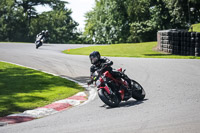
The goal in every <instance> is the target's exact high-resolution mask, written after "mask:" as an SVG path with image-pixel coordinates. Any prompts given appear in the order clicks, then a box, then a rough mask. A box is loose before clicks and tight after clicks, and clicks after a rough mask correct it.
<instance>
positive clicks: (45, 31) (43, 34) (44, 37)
mask: <svg viewBox="0 0 200 133" xmlns="http://www.w3.org/2000/svg"><path fill="white" fill-rule="evenodd" d="M40 35H42V39H43V40H44V42H45V41H46V42H47V41H48V39H49V31H48V30H42V32H40V33H39V34H37V36H36V38H38V37H39V36H40Z"/></svg>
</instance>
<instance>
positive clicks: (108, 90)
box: [98, 86, 111, 94]
mask: <svg viewBox="0 0 200 133" xmlns="http://www.w3.org/2000/svg"><path fill="white" fill-rule="evenodd" d="M100 89H104V90H106V92H107V93H108V94H111V93H110V89H109V88H108V86H104V87H99V89H98V90H100Z"/></svg>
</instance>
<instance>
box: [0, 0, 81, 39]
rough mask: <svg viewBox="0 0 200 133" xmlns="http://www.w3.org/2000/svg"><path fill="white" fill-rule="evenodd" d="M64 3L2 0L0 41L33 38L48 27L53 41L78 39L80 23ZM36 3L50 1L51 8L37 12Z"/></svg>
mask: <svg viewBox="0 0 200 133" xmlns="http://www.w3.org/2000/svg"><path fill="white" fill-rule="evenodd" d="M65 4H67V2H64V1H61V0H15V1H13V0H1V1H0V33H1V34H0V41H23V42H24V41H29V42H34V41H35V36H36V35H37V34H38V33H39V32H41V31H42V30H49V32H50V40H49V41H50V42H54V43H77V41H79V40H80V39H78V37H79V35H80V34H79V33H78V32H77V28H76V27H77V26H78V23H77V22H75V21H74V20H73V19H72V17H71V13H72V11H71V10H69V9H68V8H66V6H65ZM37 5H48V6H50V7H51V8H52V10H51V11H49V12H43V13H42V14H38V13H37V12H36V10H35V6H37Z"/></svg>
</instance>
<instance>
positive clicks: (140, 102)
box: [100, 99, 148, 109]
mask: <svg viewBox="0 0 200 133" xmlns="http://www.w3.org/2000/svg"><path fill="white" fill-rule="evenodd" d="M147 100H148V99H144V100H142V101H136V100H134V99H131V100H129V101H126V102H121V103H120V104H119V106H118V107H115V108H122V107H131V106H135V105H139V104H142V103H144V101H147ZM100 107H104V108H106V109H113V108H111V107H109V106H108V105H106V104H104V105H102V106H100Z"/></svg>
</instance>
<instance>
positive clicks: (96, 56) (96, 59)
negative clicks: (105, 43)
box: [89, 51, 101, 65]
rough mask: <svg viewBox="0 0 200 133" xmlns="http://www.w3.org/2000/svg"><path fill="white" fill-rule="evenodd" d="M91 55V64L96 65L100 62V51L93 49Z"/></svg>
mask: <svg viewBox="0 0 200 133" xmlns="http://www.w3.org/2000/svg"><path fill="white" fill-rule="evenodd" d="M89 57H90V61H91V64H94V65H96V64H97V63H98V62H99V60H100V58H101V55H100V53H99V52H98V51H93V52H92V53H91V54H90V56H89Z"/></svg>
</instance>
